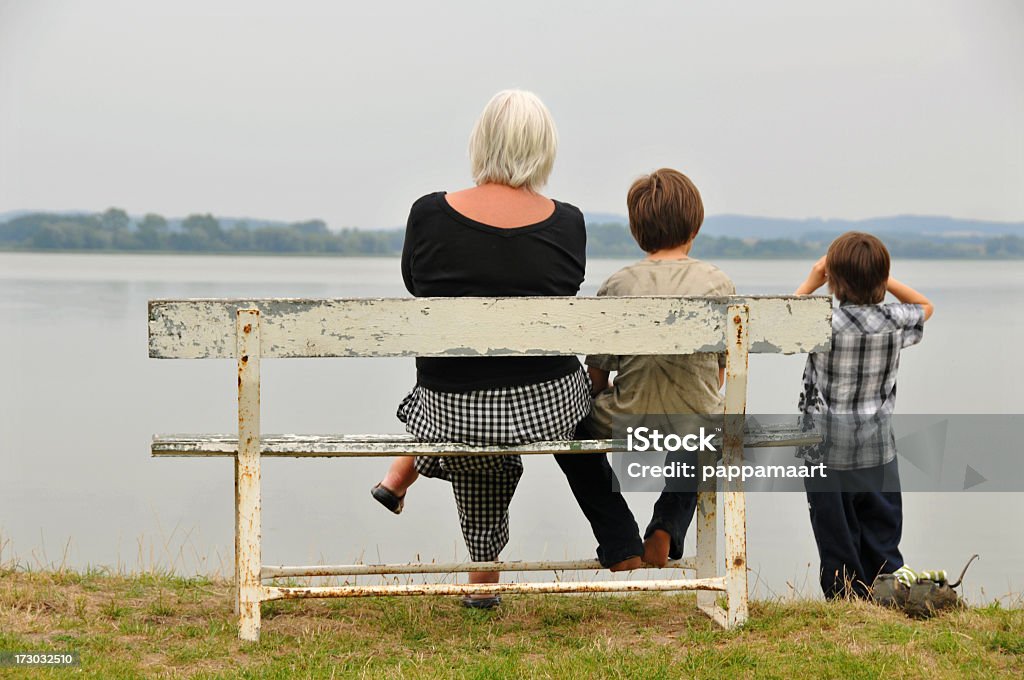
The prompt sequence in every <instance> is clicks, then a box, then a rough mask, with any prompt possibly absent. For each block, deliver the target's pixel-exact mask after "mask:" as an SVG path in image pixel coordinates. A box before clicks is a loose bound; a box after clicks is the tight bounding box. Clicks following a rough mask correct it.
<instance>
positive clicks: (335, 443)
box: [152, 424, 821, 458]
mask: <svg viewBox="0 0 1024 680" xmlns="http://www.w3.org/2000/svg"><path fill="white" fill-rule="evenodd" d="M819 441H821V437H820V435H819V434H818V433H816V432H813V431H812V432H805V431H802V430H801V429H800V427H799V426H797V425H795V424H794V425H767V426H760V427H758V428H757V429H754V430H751V431H748V432H746V433H745V434H744V446H746V447H750V448H755V447H769V446H801V445H810V444H815V443H817V442H819ZM260 443H261V451H262V454H263V455H264V456H267V457H283V458H335V457H374V456H394V455H439V454H440V455H472V456H493V455H501V454H509V453H518V454H543V453H548V454H550V453H606V452H611V451H622V450H623V449H624V448H625V444H626V443H625V440H622V439H576V440H568V441H544V442H533V443H531V444H523V445H520V446H470V445H466V444H458V443H444V442H420V441H417V440H416V439H415V438H413V437H412V436H410V435H405V434H384V435H382V434H360V435H308V434H303V435H299V434H265V435H263V436H262V437H261V438H260ZM237 451H238V437H237V435H233V434H208V435H203V434H172V435H161V436H157V437H154V438H153V444H152V454H153V455H154V456H169V457H176V456H197V457H204V456H234V455H235V453H236V452H237Z"/></svg>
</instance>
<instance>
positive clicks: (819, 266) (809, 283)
mask: <svg viewBox="0 0 1024 680" xmlns="http://www.w3.org/2000/svg"><path fill="white" fill-rule="evenodd" d="M825 257H826V256H825V255H822V256H821V258H820V259H819V260H818V261H817V262H815V263H814V265H813V266H812V267H811V273H810V274H808V275H807V278H806V279H804V282H803V283H801V284H800V286H799V287H798V288H797V289H796V293H795V294H796V295H810V294H811V293H813V292H814V291H816V290H818V289H819V288H821V287H822V286H824V285H825V282H826V281H828V274H827V273H826V271H825Z"/></svg>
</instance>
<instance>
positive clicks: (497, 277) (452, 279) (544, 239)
mask: <svg viewBox="0 0 1024 680" xmlns="http://www.w3.org/2000/svg"><path fill="white" fill-rule="evenodd" d="M556 147H557V134H556V131H555V126H554V123H553V121H552V120H551V115H550V114H549V113H548V110H547V108H545V106H544V104H543V103H542V102H541V101H540V99H538V98H537V97H536V96H535V95H533V94H531V93H529V92H522V91H517V90H509V91H504V92H499V93H498V94H496V95H495V96H494V97H493V98H492V99H491V101H490V102H488V104H487V106H486V107H485V108H484V111H483V113H482V114H481V115H480V118H479V119H478V120H477V122H476V126H475V127H474V128H473V132H472V134H471V135H470V141H469V154H470V161H471V163H472V170H473V179H474V180H475V182H476V186H475V187H473V188H470V189H465V190H462V191H456V192H454V193H445V192H443V191H439V192H436V193H432V194H428V195H426V196H424V197H422V198H420V199H419V200H418V201H416V202H415V203H414V204H413V206H412V210H411V211H410V213H409V221H408V225H407V228H406V234H405V246H404V248H403V251H402V276H403V277H404V279H405V286H406V288H408V290H409V292H410V293H412V294H413V295H415V296H417V297H419V296H442V297H459V296H522V295H575V294H576V292H577V291H578V290H579V286H580V283H581V282H582V281H583V272H584V265H585V263H586V253H585V248H586V230H585V227H584V223H583V215H582V213H580V211H579V210H578V209H577V208H575V207H574V206H572V205H569V204H568V203H562V202H559V201H555V200H552V199H550V198H547V197H545V196H542V195H541V194H540V193H538V191H539V189H540V188H541V187H542V186H544V184H545V183H546V182H547V179H548V175H549V174H550V173H551V168H552V165H553V164H554V160H555V151H556ZM590 404H591V402H590V382H589V379H588V377H587V375H586V373H585V372H584V370H583V369H582V367H581V366H580V363H579V361H578V360H577V359H576V358H575V357H572V356H545V357H487V358H428V357H421V358H418V359H417V360H416V386H415V387H414V388H413V390H412V391H411V392H410V393H409V395H408V396H407V397H406V398H405V399H404V400H403V401H402V403H401V405H400V406H399V408H398V417H399V419H400V420H402V421H403V422H404V423H405V426H406V430H408V431H409V432H410V433H412V434H413V435H415V436H416V437H417V438H419V439H422V440H426V441H455V442H464V443H467V444H477V445H500V444H523V443H528V442H531V441H539V440H557V439H572V438H573V432H574V430H575V428H576V425H577V423H579V421H580V420H582V419H583V417H584V416H586V415H587V413H588V412H589V410H590ZM522 472H523V464H522V460H521V459H520V457H519V456H512V455H510V456H500V457H486V458H485V457H480V458H477V457H457V458H440V457H430V456H421V457H417V458H416V459H415V461H414V460H413V459H411V458H399V459H396V460H395V462H394V463H393V464H392V466H391V468H390V470H389V471H388V474H387V475H386V476H385V477H384V479H383V480H382V481H381V482H380V484H378V485H377V486H375V487H374V488H373V490H372V493H373V496H374V498H376V499H377V500H378V501H380V502H381V503H382V504H384V505H385V506H386V507H387V508H388V509H390V510H391V511H392V512H394V513H396V514H397V513H399V512H401V511H402V507H403V506H404V502H405V494H406V491H407V489H408V488H409V486H410V485H411V484H412V483H413V481H415V479H416V477H417V476H418V475H419V474H422V475H425V476H427V477H436V478H438V479H444V480H447V481H449V482H450V483H451V485H452V490H453V491H454V493H455V502H456V505H457V507H458V512H459V522H460V524H461V525H462V534H463V537H464V539H465V541H466V547H467V548H468V549H469V555H470V558H471V559H472V560H473V561H475V562H488V561H493V560H497V559H498V554H499V553H500V552H501V550H502V548H504V547H505V545H506V544H507V543H508V537H509V526H508V506H509V503H510V501H511V500H512V495H513V493H515V490H516V485H517V484H518V483H519V478H520V476H521V475H522ZM498 576H499V575H498V572H472V573H470V575H469V581H470V583H496V582H497V581H498ZM499 602H500V598H499V597H484V596H480V595H475V596H469V597H466V598H463V604H465V605H466V606H469V607H477V608H490V607H493V606H496V605H497V604H498V603H499Z"/></svg>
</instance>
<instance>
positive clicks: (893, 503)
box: [804, 459, 903, 599]
mask: <svg viewBox="0 0 1024 680" xmlns="http://www.w3.org/2000/svg"><path fill="white" fill-rule="evenodd" d="M827 471H828V477H826V478H824V479H821V478H813V479H812V478H807V479H805V480H804V488H805V489H806V490H807V506H808V508H809V510H810V513H811V528H812V529H813V530H814V540H815V542H816V543H817V544H818V555H819V557H820V558H821V590H822V592H823V593H824V594H825V597H826V598H829V599H834V598H838V597H846V596H856V597H868V596H869V592H868V588H869V586H870V585H871V583H872V581H874V579H875V577H876V576H878V575H879V574H891V573H892V572H894V571H896V570H897V569H899V568H900V567H902V566H903V556H902V555H901V554H900V549H899V545H900V537H901V535H902V533H903V500H902V497H901V495H900V484H899V469H898V466H897V461H896V459H893V460H892V461H891V462H889V463H886V464H885V465H879V466H875V467H870V468H863V469H859V470H835V469H828V468H827Z"/></svg>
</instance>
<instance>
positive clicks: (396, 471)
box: [380, 456, 420, 498]
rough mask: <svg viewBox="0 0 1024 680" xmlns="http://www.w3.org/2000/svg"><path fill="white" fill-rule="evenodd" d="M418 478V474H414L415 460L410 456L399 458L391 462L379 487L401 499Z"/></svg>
mask: <svg viewBox="0 0 1024 680" xmlns="http://www.w3.org/2000/svg"><path fill="white" fill-rule="evenodd" d="M419 476H420V473H418V472H416V459H415V458H413V457H412V456H399V457H398V458H395V460H394V461H392V462H391V467H389V468H388V473H387V474H386V475H384V479H382V480H380V485H381V486H383V487H384V488H385V489H387V490H388V491H390V492H391V493H393V494H395V495H396V496H398V497H399V498H402V497H404V496H405V492H406V491H408V490H409V487H410V486H412V484H413V482H415V481H416V480H417V479H418V478H419Z"/></svg>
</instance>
